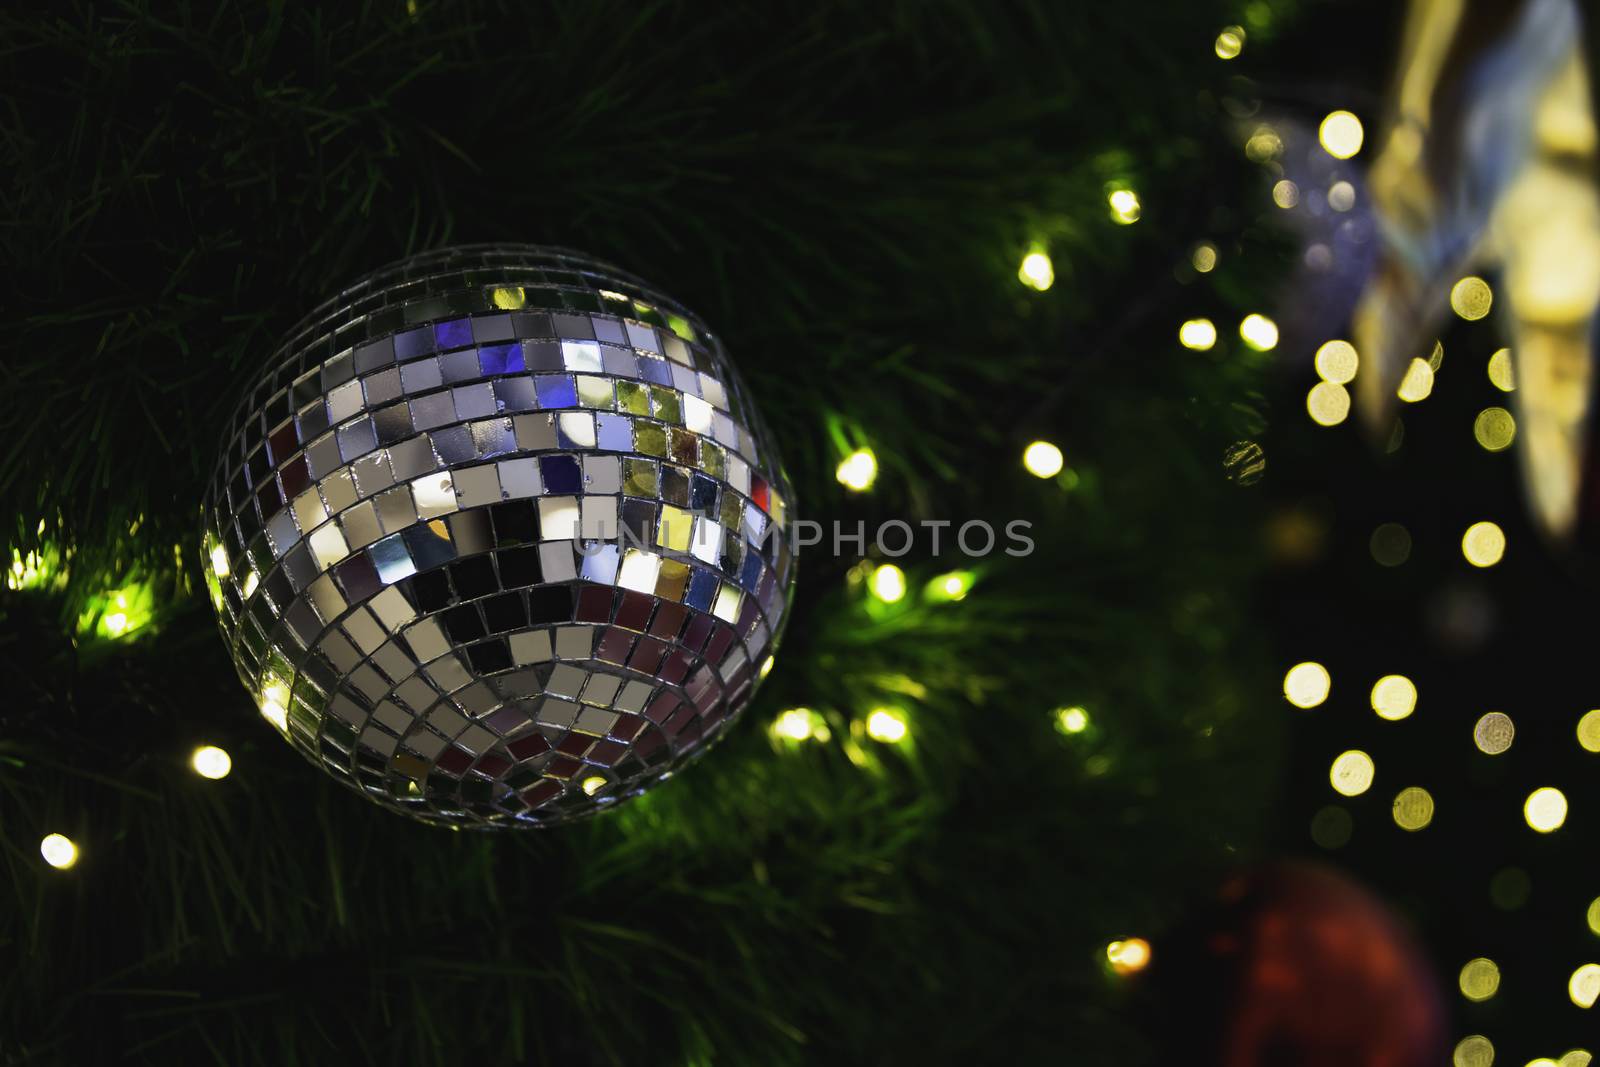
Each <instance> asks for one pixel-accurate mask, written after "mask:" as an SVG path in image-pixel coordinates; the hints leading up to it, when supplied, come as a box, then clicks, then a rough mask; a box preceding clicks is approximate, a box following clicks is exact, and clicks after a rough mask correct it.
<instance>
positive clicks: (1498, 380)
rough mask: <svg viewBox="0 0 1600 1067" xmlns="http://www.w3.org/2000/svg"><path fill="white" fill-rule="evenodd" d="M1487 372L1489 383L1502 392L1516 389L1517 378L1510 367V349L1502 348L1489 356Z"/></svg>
mask: <svg viewBox="0 0 1600 1067" xmlns="http://www.w3.org/2000/svg"><path fill="white" fill-rule="evenodd" d="M1488 372H1489V381H1490V383H1491V384H1492V385H1493V386H1494V387H1495V388H1496V389H1498V390H1500V391H1501V392H1502V393H1510V392H1514V391H1515V390H1516V388H1517V379H1516V375H1515V373H1514V372H1513V370H1512V367H1511V349H1509V348H1502V349H1500V350H1499V351H1497V352H1496V353H1495V354H1494V355H1492V356H1490V357H1489V366H1488Z"/></svg>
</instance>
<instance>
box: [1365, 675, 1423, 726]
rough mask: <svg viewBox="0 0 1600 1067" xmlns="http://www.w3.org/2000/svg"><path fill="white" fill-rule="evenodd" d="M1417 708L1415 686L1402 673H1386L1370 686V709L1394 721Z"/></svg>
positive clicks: (1379, 715)
mask: <svg viewBox="0 0 1600 1067" xmlns="http://www.w3.org/2000/svg"><path fill="white" fill-rule="evenodd" d="M1416 708H1417V687H1416V686H1415V685H1414V684H1412V681H1411V679H1409V678H1407V677H1406V676H1405V675H1403V674H1386V675H1384V676H1383V677H1382V678H1379V679H1378V681H1377V683H1376V684H1375V685H1374V686H1373V687H1372V710H1373V711H1375V712H1377V713H1378V718H1380V719H1388V720H1389V721H1390V722H1396V721H1398V720H1400V719H1404V718H1407V717H1408V716H1410V714H1411V713H1412V712H1413V711H1415V710H1416Z"/></svg>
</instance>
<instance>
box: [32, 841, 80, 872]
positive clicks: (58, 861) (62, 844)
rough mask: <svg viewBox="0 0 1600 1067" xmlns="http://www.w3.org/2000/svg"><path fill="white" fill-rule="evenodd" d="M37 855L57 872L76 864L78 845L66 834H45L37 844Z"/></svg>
mask: <svg viewBox="0 0 1600 1067" xmlns="http://www.w3.org/2000/svg"><path fill="white" fill-rule="evenodd" d="M39 855H41V856H43V857H44V861H45V862H46V863H48V864H49V865H50V866H52V867H54V868H55V869H56V870H58V871H64V870H67V869H68V868H69V867H71V866H72V865H73V864H75V863H77V862H78V845H77V843H76V842H74V841H73V840H72V838H70V837H68V836H67V835H66V834H45V835H44V838H43V839H42V840H41V841H40V842H39Z"/></svg>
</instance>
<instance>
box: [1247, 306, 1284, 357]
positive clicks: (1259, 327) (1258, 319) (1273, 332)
mask: <svg viewBox="0 0 1600 1067" xmlns="http://www.w3.org/2000/svg"><path fill="white" fill-rule="evenodd" d="M1239 336H1240V337H1241V338H1243V339H1244V343H1245V344H1247V345H1249V346H1250V347H1251V348H1253V349H1255V350H1256V351H1257V352H1270V351H1271V350H1272V349H1274V348H1276V347H1278V324H1277V323H1275V322H1273V321H1272V320H1271V319H1269V318H1267V317H1266V316H1265V315H1260V314H1256V313H1254V312H1252V313H1251V314H1249V315H1246V316H1245V317H1244V320H1243V321H1242V322H1240V323H1239Z"/></svg>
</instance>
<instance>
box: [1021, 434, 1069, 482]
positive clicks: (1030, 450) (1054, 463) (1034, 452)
mask: <svg viewBox="0 0 1600 1067" xmlns="http://www.w3.org/2000/svg"><path fill="white" fill-rule="evenodd" d="M1022 465H1023V467H1025V468H1027V471H1028V473H1029V474H1031V475H1033V476H1034V477H1035V478H1054V477H1055V476H1056V475H1058V474H1060V473H1061V468H1062V467H1063V466H1065V465H1066V459H1065V457H1063V456H1062V455H1061V449H1059V448H1057V447H1056V446H1055V445H1053V444H1051V443H1050V442H1049V441H1035V442H1033V444H1031V445H1029V446H1028V447H1027V448H1025V449H1023V450H1022Z"/></svg>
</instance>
